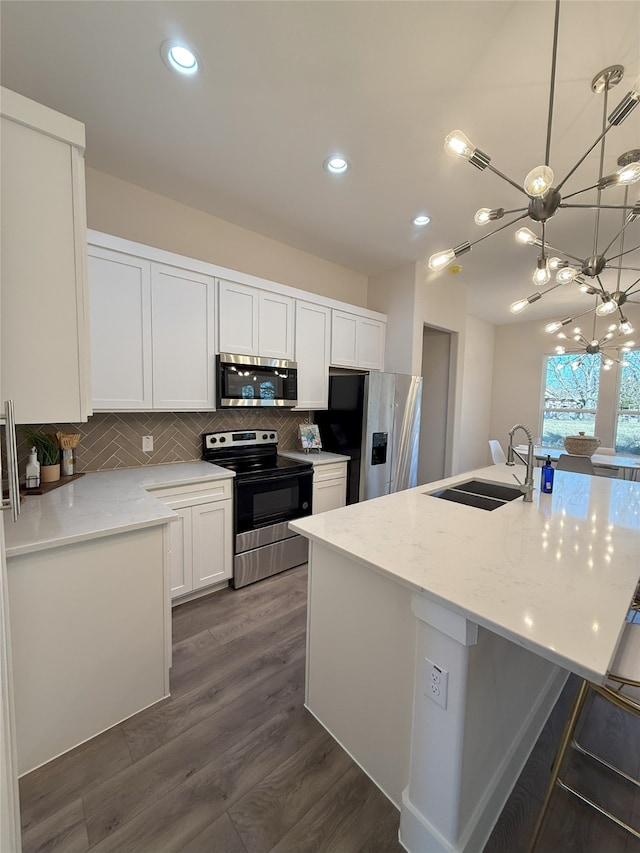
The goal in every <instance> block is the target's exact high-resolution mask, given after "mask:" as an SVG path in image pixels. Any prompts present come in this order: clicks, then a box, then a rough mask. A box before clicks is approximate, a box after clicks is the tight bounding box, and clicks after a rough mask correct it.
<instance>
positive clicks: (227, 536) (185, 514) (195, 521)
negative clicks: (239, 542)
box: [153, 479, 233, 599]
mask: <svg viewBox="0 0 640 853" xmlns="http://www.w3.org/2000/svg"><path fill="white" fill-rule="evenodd" d="M153 494H154V495H155V497H157V498H159V499H160V500H161V501H162V502H163V503H165V504H166V505H167V506H168V507H171V509H173V510H175V512H176V515H177V516H178V518H177V520H175V521H172V522H171V523H170V524H169V542H170V557H169V565H170V573H171V598H172V599H175V598H179V597H181V596H183V595H187V594H189V593H192V592H196V591H197V590H200V589H204V588H205V587H208V586H211V585H212V584H217V583H219V582H220V581H225V580H229V579H230V578H231V576H232V572H233V549H232V536H233V502H232V495H233V480H232V479H228V480H216V481H214V482H211V483H202V484H199V485H197V486H176V487H173V488H170V489H160V490H158V491H154V492H153Z"/></svg>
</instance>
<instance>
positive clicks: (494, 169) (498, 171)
mask: <svg viewBox="0 0 640 853" xmlns="http://www.w3.org/2000/svg"><path fill="white" fill-rule="evenodd" d="M486 168H487V169H489V171H490V172H493V174H494V175H497V176H498V177H499V178H502V180H503V181H506V182H507V183H508V184H511V186H512V187H515V188H516V189H517V190H518V192H521V193H523V195H526V196H527V198H529V196H528V195H527V193H526V192H525V190H524V188H523V187H521V186H520V184H517V183H516V182H515V181H512V180H511V178H509V177H508V176H507V175H505V174H504V173H503V172H501V171H500V170H499V169H496V168H495V166H492V165H491V163H487V166H486Z"/></svg>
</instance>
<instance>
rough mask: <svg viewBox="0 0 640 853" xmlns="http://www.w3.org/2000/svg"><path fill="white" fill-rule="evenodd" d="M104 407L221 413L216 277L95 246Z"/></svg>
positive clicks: (95, 368)
mask: <svg viewBox="0 0 640 853" xmlns="http://www.w3.org/2000/svg"><path fill="white" fill-rule="evenodd" d="M89 286H90V293H91V349H92V375H93V392H94V408H95V409H96V410H108V411H113V410H128V411H132V410H143V411H148V410H151V409H164V410H171V411H202V410H208V409H213V408H214V393H213V381H214V380H213V356H214V352H215V344H214V304H215V295H214V288H215V284H214V279H213V278H211V277H209V276H206V275H203V274H201V273H197V272H193V271H191V270H186V269H181V268H178V267H174V266H171V265H167V264H161V263H157V262H155V261H149V260H146V259H145V258H140V257H136V256H134V255H130V254H126V253H121V252H116V251H112V250H110V249H105V248H102V247H98V246H94V245H90V247H89Z"/></svg>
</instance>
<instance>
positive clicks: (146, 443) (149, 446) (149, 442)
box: [142, 435, 153, 453]
mask: <svg viewBox="0 0 640 853" xmlns="http://www.w3.org/2000/svg"><path fill="white" fill-rule="evenodd" d="M142 449H143V451H144V452H145V453H153V436H152V435H143V436H142Z"/></svg>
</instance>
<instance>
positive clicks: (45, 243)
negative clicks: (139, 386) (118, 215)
mask: <svg viewBox="0 0 640 853" xmlns="http://www.w3.org/2000/svg"><path fill="white" fill-rule="evenodd" d="M5 92H6V90H3V101H4V100H5V96H4V93H5ZM6 101H7V104H8V105H10V104H11V103H13V102H14V101H15V104H16V105H20V104H23V103H27V104H31V105H32V107H38V108H39V109H40V110H43V111H45V110H46V108H44V107H40V105H33V102H31V101H28V100H27V99H23V98H21V96H19V95H16V94H15V93H7V98H6ZM2 106H3V108H4V106H5V104H4V103H3V104H2ZM46 112H47V114H53V111H49V110H46ZM56 115H57V114H56ZM59 118H61V119H63V118H65V117H61V116H59ZM0 132H1V134H2V146H1V165H0V169H1V172H2V195H1V213H0V220H1V228H2V231H1V236H0V241H1V243H2V257H1V280H2V331H1V340H2V359H1V361H2V398H3V399H13V400H14V402H15V411H16V419H17V421H18V423H43V422H44V423H49V422H55V423H74V422H75V423H77V422H79V421H86V420H87V416H88V414H90V411H91V409H90V399H89V397H88V393H87V391H88V389H87V384H88V383H87V381H86V376H85V368H86V365H87V362H88V351H87V349H86V337H85V333H86V328H85V326H86V317H85V313H84V311H85V305H84V299H85V293H84V291H85V288H86V282H85V281H84V275H85V274H86V221H85V208H84V183H83V182H82V178H83V177H84V161H83V158H82V156H81V155H80V154H79V152H78V151H77V149H75V148H74V147H73V146H71V145H69V144H68V143H66V142H64V141H62V140H60V139H56V138H54V137H53V136H49V135H47V134H45V133H41V132H40V131H39V130H37V129H35V128H33V127H29V126H27V125H26V124H24V123H20V122H18V121H13V120H12V119H10V118H8V117H6V116H3V117H2V119H1V131H0Z"/></svg>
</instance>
